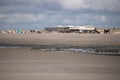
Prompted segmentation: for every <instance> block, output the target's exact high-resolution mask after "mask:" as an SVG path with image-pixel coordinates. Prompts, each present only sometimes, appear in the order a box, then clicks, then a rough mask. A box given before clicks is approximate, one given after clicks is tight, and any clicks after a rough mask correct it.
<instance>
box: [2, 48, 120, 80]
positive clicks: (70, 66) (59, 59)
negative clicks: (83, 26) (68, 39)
mask: <svg viewBox="0 0 120 80" xmlns="http://www.w3.org/2000/svg"><path fill="white" fill-rule="evenodd" d="M119 61H120V56H104V55H92V54H80V53H74V52H64V51H41V50H31V49H19V48H18V49H15V48H2V49H0V80H119V79H120V62H119Z"/></svg>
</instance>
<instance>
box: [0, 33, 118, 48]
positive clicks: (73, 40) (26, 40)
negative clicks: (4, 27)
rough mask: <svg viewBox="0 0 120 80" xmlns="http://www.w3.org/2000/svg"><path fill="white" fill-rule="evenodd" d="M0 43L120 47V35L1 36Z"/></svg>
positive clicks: (54, 34)
mask: <svg viewBox="0 0 120 80" xmlns="http://www.w3.org/2000/svg"><path fill="white" fill-rule="evenodd" d="M0 42H3V43H12V44H15V43H17V44H40V45H52V44H69V45H75V46H76V45H78V46H81V45H83V46H84V45H85V46H88V45H90V46H120V34H75V33H69V34H67V33H64V34H62V33H43V34H0Z"/></svg>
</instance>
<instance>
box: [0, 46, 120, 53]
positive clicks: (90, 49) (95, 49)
mask: <svg viewBox="0 0 120 80" xmlns="http://www.w3.org/2000/svg"><path fill="white" fill-rule="evenodd" d="M0 48H30V49H31V50H41V51H69V52H80V53H91V54H119V55H120V46H69V45H31V44H30V45H18V44H15V45H10V44H9V45H8V44H7V45H6V44H5V45H3V44H2V45H0Z"/></svg>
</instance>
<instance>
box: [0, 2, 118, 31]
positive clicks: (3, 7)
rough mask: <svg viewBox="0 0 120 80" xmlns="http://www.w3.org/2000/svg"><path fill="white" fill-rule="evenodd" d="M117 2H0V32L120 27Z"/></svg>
mask: <svg viewBox="0 0 120 80" xmlns="http://www.w3.org/2000/svg"><path fill="white" fill-rule="evenodd" d="M119 3H120V0H0V29H43V28H45V27H55V26H58V25H75V26H82V25H93V26H96V27H118V28H120V5H119Z"/></svg>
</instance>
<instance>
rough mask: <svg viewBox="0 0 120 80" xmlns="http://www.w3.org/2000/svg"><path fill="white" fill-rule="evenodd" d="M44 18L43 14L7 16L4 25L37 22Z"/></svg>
mask: <svg viewBox="0 0 120 80" xmlns="http://www.w3.org/2000/svg"><path fill="white" fill-rule="evenodd" d="M44 17H45V15H44V14H7V20H6V23H30V22H39V21H41V20H43V19H44Z"/></svg>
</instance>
